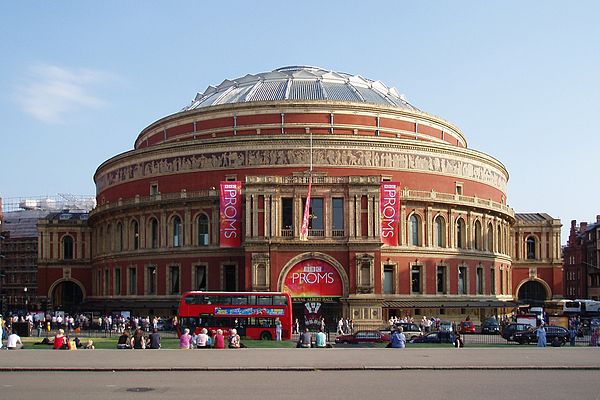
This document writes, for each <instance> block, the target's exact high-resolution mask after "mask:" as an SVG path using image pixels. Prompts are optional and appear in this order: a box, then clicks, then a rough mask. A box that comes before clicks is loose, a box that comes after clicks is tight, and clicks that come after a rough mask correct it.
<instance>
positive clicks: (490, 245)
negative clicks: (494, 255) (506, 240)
mask: <svg viewBox="0 0 600 400" xmlns="http://www.w3.org/2000/svg"><path fill="white" fill-rule="evenodd" d="M487 251H494V227H493V226H492V224H489V225H488V229H487Z"/></svg>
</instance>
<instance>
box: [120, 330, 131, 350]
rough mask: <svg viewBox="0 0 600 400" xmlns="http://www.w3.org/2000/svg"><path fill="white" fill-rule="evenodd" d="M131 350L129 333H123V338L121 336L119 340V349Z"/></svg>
mask: <svg viewBox="0 0 600 400" xmlns="http://www.w3.org/2000/svg"><path fill="white" fill-rule="evenodd" d="M130 348H131V344H130V339H129V332H128V331H123V333H122V334H121V336H119V340H118V341H117V349H120V350H123V349H130Z"/></svg>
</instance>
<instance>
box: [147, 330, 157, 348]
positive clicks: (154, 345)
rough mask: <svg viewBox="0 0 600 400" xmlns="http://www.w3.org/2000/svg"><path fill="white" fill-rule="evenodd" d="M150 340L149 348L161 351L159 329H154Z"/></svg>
mask: <svg viewBox="0 0 600 400" xmlns="http://www.w3.org/2000/svg"><path fill="white" fill-rule="evenodd" d="M148 340H149V342H150V343H149V345H150V346H149V348H151V349H156V350H158V349H160V334H159V333H158V328H153V329H152V333H151V334H150V336H149V337H148Z"/></svg>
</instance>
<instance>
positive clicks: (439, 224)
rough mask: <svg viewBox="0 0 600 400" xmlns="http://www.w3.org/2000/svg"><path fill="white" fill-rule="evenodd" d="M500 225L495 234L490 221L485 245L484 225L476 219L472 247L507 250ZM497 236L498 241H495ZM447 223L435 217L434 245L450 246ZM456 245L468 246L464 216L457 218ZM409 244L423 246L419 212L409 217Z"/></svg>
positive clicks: (459, 247) (439, 216) (464, 247)
mask: <svg viewBox="0 0 600 400" xmlns="http://www.w3.org/2000/svg"><path fill="white" fill-rule="evenodd" d="M503 231H504V232H506V231H505V230H503V229H502V227H501V226H500V225H498V226H497V228H496V235H494V226H493V224H492V223H489V224H488V226H487V234H486V235H485V239H486V243H485V246H484V236H483V227H482V225H481V222H480V221H479V220H476V221H475V222H474V224H473V231H472V235H471V238H470V239H471V243H472V248H473V249H475V250H487V251H495V252H498V253H502V252H505V251H506V248H505V238H504V235H503ZM494 237H496V241H494ZM447 238H448V235H447V224H446V220H445V219H444V218H443V217H442V216H441V215H437V216H436V217H435V218H434V219H433V235H432V240H433V243H432V244H433V246H434V247H449V245H448V243H447ZM454 239H455V240H454V247H456V248H458V249H466V248H468V244H469V238H467V229H466V222H465V220H464V219H463V218H462V217H458V218H456V220H455V231H454ZM408 244H409V245H410V246H423V228H422V223H421V218H420V216H419V215H418V214H416V213H413V214H411V215H410V217H409V218H408Z"/></svg>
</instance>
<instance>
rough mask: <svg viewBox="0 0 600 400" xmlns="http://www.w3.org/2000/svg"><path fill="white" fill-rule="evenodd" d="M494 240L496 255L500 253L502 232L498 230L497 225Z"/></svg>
mask: <svg viewBox="0 0 600 400" xmlns="http://www.w3.org/2000/svg"><path fill="white" fill-rule="evenodd" d="M496 240H497V241H498V245H497V249H498V253H502V251H503V250H502V230H501V229H500V225H498V228H497V229H496Z"/></svg>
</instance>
